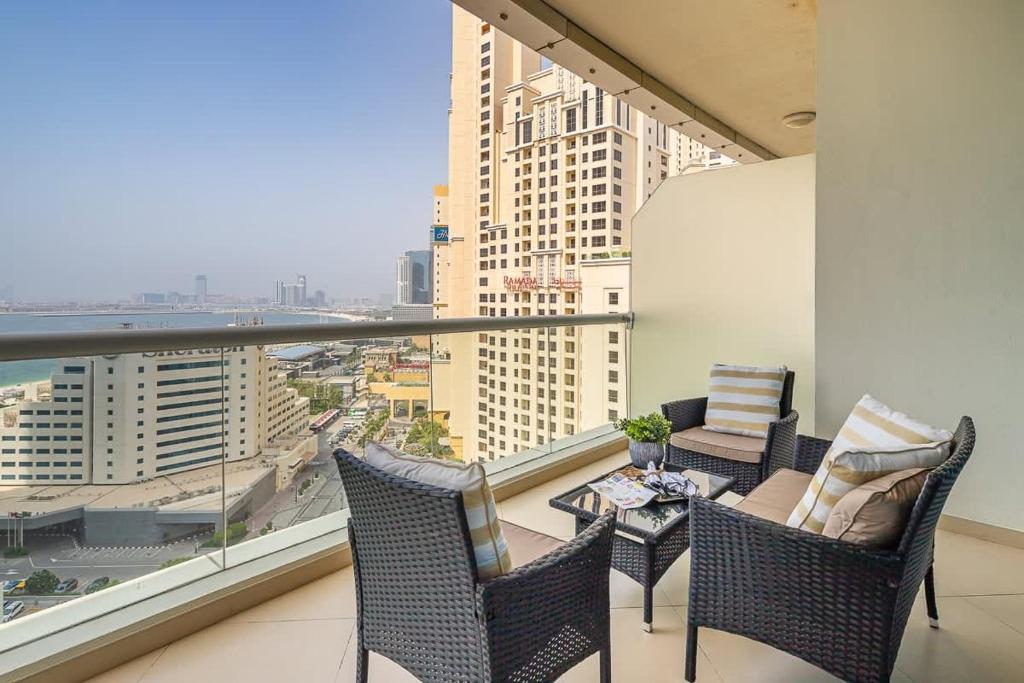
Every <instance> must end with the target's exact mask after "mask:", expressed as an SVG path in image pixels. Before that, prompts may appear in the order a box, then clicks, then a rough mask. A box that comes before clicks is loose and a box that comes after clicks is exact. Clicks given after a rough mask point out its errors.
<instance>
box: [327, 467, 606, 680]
mask: <svg viewBox="0 0 1024 683" xmlns="http://www.w3.org/2000/svg"><path fill="white" fill-rule="evenodd" d="M335 459H336V460H337V463H338V469H339V471H340V472H341V478H342V481H343V484H344V486H345V493H346V495H347V497H348V501H349V506H350V509H351V511H352V518H351V519H350V521H349V529H348V530H349V541H350V543H351V546H352V560H353V565H354V567H355V584H356V601H357V608H358V610H357V611H358V615H357V617H358V618H357V638H358V648H359V649H358V654H359V658H358V660H357V665H356V677H357V680H359V681H366V680H367V665H368V658H369V652H370V650H373V651H374V652H377V653H379V654H381V655H384V656H385V657H388V658H389V659H391V660H393V661H394V662H396V663H398V664H399V665H401V666H402V667H404V668H405V669H406V670H408V671H409V672H410V673H412V674H413V675H415V676H416V677H417V678H419V679H420V680H423V681H446V682H447V681H522V682H525V681H548V680H553V679H554V678H557V677H558V676H559V675H561V674H563V673H564V672H566V671H568V670H569V669H570V668H572V667H573V666H575V665H576V664H577V663H579V662H580V661H582V660H583V659H585V658H586V657H588V656H589V655H591V654H593V653H596V652H599V653H600V670H601V680H602V681H605V682H606V681H609V680H610V679H611V673H610V671H611V643H610V634H609V605H608V575H609V569H610V563H611V549H612V545H611V542H612V534H613V532H614V518H613V517H612V516H611V515H612V513H609V514H607V515H604V516H602V517H601V518H599V519H598V520H597V521H596V522H594V523H593V524H592V525H590V527H588V528H587V529H586V530H584V531H583V532H582V533H581V534H579V535H578V536H577V537H576V538H574V539H572V540H571V541H568V542H566V543H564V544H562V545H560V546H559V547H557V548H556V549H554V550H552V551H550V552H548V553H547V554H545V555H543V556H541V557H539V558H538V559H535V560H533V561H532V562H529V563H528V564H526V565H525V566H521V567H517V568H514V569H513V570H512V571H511V572H510V573H508V574H505V575H503V576H500V577H497V578H495V579H491V580H488V581H485V582H480V581H478V579H477V575H476V564H475V560H474V554H473V548H472V543H471V540H470V536H469V530H468V527H467V524H466V519H465V515H464V512H463V510H464V508H463V500H462V494H461V492H458V491H449V490H445V489H441V488H436V487H433V486H428V485H425V484H419V483H416V482H413V481H409V480H407V479H401V478H398V477H393V476H390V475H388V474H385V473H383V472H381V471H380V470H377V469H376V468H373V467H371V466H370V465H368V464H366V463H364V462H363V461H361V460H359V459H357V458H355V457H353V456H352V455H351V454H348V453H344V452H339V453H337V454H336V455H335ZM552 540H553V539H552ZM509 545H510V550H511V551H512V554H513V558H512V559H513V562H515V548H514V547H511V546H512V543H511V540H510V542H509Z"/></svg>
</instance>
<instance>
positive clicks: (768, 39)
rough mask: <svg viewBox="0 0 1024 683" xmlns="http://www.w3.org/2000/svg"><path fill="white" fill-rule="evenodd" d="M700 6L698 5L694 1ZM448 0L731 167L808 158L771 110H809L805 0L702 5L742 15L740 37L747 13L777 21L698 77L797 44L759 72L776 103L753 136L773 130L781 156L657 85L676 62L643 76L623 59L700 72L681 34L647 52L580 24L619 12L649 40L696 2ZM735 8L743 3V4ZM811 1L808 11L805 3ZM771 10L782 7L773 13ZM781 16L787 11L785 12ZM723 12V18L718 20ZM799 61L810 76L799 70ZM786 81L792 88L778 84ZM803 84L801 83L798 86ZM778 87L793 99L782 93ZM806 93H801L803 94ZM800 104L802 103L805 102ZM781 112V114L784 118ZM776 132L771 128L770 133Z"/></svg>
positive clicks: (801, 137) (696, 102) (634, 37)
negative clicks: (783, 43)
mask: <svg viewBox="0 0 1024 683" xmlns="http://www.w3.org/2000/svg"><path fill="white" fill-rule="evenodd" d="M701 1H702V2H703V0H701ZM454 2H455V3H456V4H458V5H460V6H461V7H463V8H464V9H466V10H467V11H469V12H471V13H473V14H474V15H476V16H478V17H480V18H481V19H483V20H484V21H487V22H489V23H490V24H491V25H493V26H494V27H495V28H497V29H499V30H501V31H502V32H504V33H506V34H508V35H510V36H511V37H512V38H515V39H516V40H518V41H520V42H522V43H523V44H525V45H527V46H529V47H531V48H533V49H534V50H536V51H537V52H539V53H540V54H542V55H544V56H545V57H548V58H549V59H551V61H552V62H555V63H557V64H560V65H562V66H564V67H565V68H567V69H569V70H570V71H573V72H574V73H576V74H579V75H580V76H582V77H583V78H585V79H587V80H588V81H590V82H592V83H594V84H596V85H598V86H600V87H601V88H602V89H604V90H605V91H606V92H609V93H611V94H614V95H616V96H618V97H619V98H621V99H622V100H623V101H625V102H628V103H629V104H630V105H632V106H634V107H635V108H636V109H638V110H639V111H642V112H643V113H645V114H647V115H649V116H651V117H653V118H654V119H657V120H658V121H661V122H662V123H665V124H667V125H669V126H671V127H672V128H674V129H675V130H678V131H679V132H681V133H683V134H685V135H687V136H689V137H691V138H693V139H695V140H697V141H699V142H702V143H704V144H705V145H707V146H708V147H711V148H713V149H716V150H718V151H721V152H722V153H723V154H725V155H727V156H729V157H732V158H733V159H735V160H737V161H739V162H740V163H756V162H758V161H766V160H770V159H776V158H778V157H780V156H789V155H792V154H803V153H806V152H810V151H813V129H812V130H804V131H792V130H789V129H785V128H784V127H783V126H782V124H781V118H780V116H779V115H777V112H776V111H775V109H779V108H780V107H781V108H782V109H785V108H786V106H787V103H786V102H785V101H782V100H789V101H796V102H800V103H802V106H805V108H809V109H811V110H813V108H814V103H813V90H814V87H813V75H814V72H813V67H814V39H813V38H814V37H813V32H814V31H813V29H814V14H813V9H812V11H811V13H810V14H808V13H807V12H806V11H804V7H803V5H804V4H806V3H805V2H804V0H800V1H799V2H787V3H786V6H787V8H789V10H792V11H789V10H785V9H778V8H775V7H774V6H772V7H768V8H766V9H763V10H762V9H758V8H754V7H748V10H750V11H749V12H748V11H747V10H744V9H742V8H730V7H729V3H709V4H710V5H711V6H713V7H714V8H717V9H713V10H710V11H713V12H719V13H722V19H723V23H726V21H725V20H726V19H734V20H739V21H742V20H743V18H744V17H745V16H749V17H750V19H749V20H748V22H747V24H748V25H746V26H744V27H742V29H743V31H747V32H749V31H756V29H755V28H752V27H751V24H753V23H755V22H756V21H758V20H759V19H760V17H758V16H755V14H754V12H755V11H765V12H773V13H774V14H773V15H772V16H773V17H775V19H776V25H775V26H773V27H772V28H773V29H775V34H773V35H765V40H764V41H763V45H760V44H756V43H755V44H753V45H750V44H749V41H747V44H746V48H747V49H745V50H743V51H740V50H735V51H732V52H727V53H726V55H725V57H724V59H723V58H722V55H721V53H719V54H716V55H715V56H714V59H715V60H717V62H716V63H715V64H714V66H713V68H712V67H708V68H707V69H705V70H706V71H707V73H712V71H721V70H723V69H725V70H728V69H729V68H730V67H731V66H736V67H737V69H738V68H739V67H740V66H741V65H746V68H747V69H748V70H750V68H751V67H750V65H751V63H755V64H756V63H758V62H759V61H760V62H766V61H769V60H770V59H771V56H770V55H759V54H758V52H759V50H760V51H761V52H768V51H769V50H774V48H775V47H776V46H777V43H778V41H779V40H785V39H786V38H787V37H788V36H793V37H794V38H793V39H794V42H796V43H797V44H794V45H793V46H792V50H791V52H792V53H793V54H792V55H783V56H782V57H781V58H780V60H781V63H780V65H779V66H778V67H777V68H776V67H773V68H774V69H775V70H774V71H773V72H772V73H770V74H769V73H766V74H765V75H764V77H765V79H774V80H778V81H780V87H779V88H778V89H777V92H778V93H779V94H780V96H779V98H778V99H779V100H780V101H772V102H761V103H760V104H759V105H758V107H759V110H758V114H757V121H758V125H759V127H760V128H761V130H766V129H767V130H771V131H772V136H773V137H774V138H775V140H774V141H779V142H780V143H781V144H783V146H784V147H785V149H781V150H780V149H773V148H772V143H769V142H768V141H766V140H756V139H755V138H756V136H754V135H750V136H748V135H746V134H744V132H741V130H738V129H737V128H736V127H734V126H733V125H730V124H729V123H726V122H725V121H723V120H722V115H719V116H716V115H714V114H712V113H711V112H710V111H708V109H710V108H712V107H711V104H708V103H704V106H705V107H707V108H708V109H705V108H702V106H701V105H702V100H701V98H700V97H698V96H697V95H696V94H693V95H688V94H687V93H684V92H681V91H680V90H679V89H678V88H673V87H671V86H669V85H666V81H668V80H678V79H677V78H676V76H678V73H677V72H678V71H679V69H678V67H679V66H680V65H679V64H678V63H677V62H673V63H665V61H666V60H663V61H658V62H657V63H656V65H657V68H658V73H652V72H651V71H648V70H645V69H643V68H641V66H638V64H637V62H636V61H634V60H632V59H630V58H629V57H627V56H626V55H627V54H631V55H632V54H635V55H645V56H648V57H649V59H648V61H651V59H653V57H652V56H653V55H654V54H659V55H663V54H666V52H668V53H671V52H674V51H679V52H681V53H682V54H683V55H685V57H686V58H687V60H688V61H689V62H691V64H690V65H688V68H690V69H692V70H694V71H700V69H701V67H700V66H698V64H699V63H700V62H702V61H705V62H706V61H709V60H710V59H711V58H710V57H709V56H708V55H705V54H701V53H700V48H699V47H695V48H694V49H693V50H688V49H687V47H686V40H687V36H686V35H680V34H678V33H672V32H669V33H670V35H672V36H674V38H670V40H674V41H676V42H677V43H678V46H676V47H672V48H669V50H667V51H663V50H662V49H661V48H659V49H651V46H650V45H649V44H648V43H649V42H650V41H654V40H656V39H655V38H654V37H653V36H652V35H644V32H640V33H637V32H635V31H634V32H633V33H630V32H629V31H627V30H624V29H623V30H615V31H611V32H608V31H605V35H604V36H602V37H604V38H605V40H602V38H601V37H599V36H597V35H595V34H594V33H593V32H591V31H588V30H586V29H584V28H583V27H582V26H581V25H590V24H602V23H603V24H604V25H607V24H609V23H614V21H613V20H614V18H615V17H617V16H620V15H621V13H626V14H627V15H629V16H630V17H631V19H632V20H633V22H636V23H635V24H634V27H635V26H636V25H642V26H645V27H647V28H649V29H651V33H653V32H654V31H655V30H656V29H658V28H659V27H658V26H657V22H663V21H664V20H670V22H671V23H672V24H673V25H678V24H679V23H684V24H685V23H686V22H687V19H689V17H688V16H685V15H687V14H688V13H689V12H690V11H691V10H693V13H695V14H696V13H700V12H703V11H704V10H703V9H701V8H699V7H697V6H696V5H694V7H692V8H691V7H690V6H691V5H692V4H693V3H690V2H687V1H681V0H672V1H668V0H642V1H636V0H630V2H621V1H619V0H616V1H615V2H605V1H598V0H587V2H583V3H581V2H575V1H574V0H549V2H543V0H454ZM740 4H741V5H743V3H740ZM769 4H771V3H769ZM811 4H812V5H813V3H811ZM744 6H745V5H744ZM779 7H780V8H781V6H779ZM794 8H795V9H794ZM787 11H788V13H785V12H787ZM744 12H746V15H745V14H744ZM727 13H731V14H730V15H729V16H726V14H727ZM577 15H579V16H577ZM681 15H684V16H681ZM598 19H599V20H600V21H598ZM734 23H735V22H734ZM808 26H809V27H810V28H809V29H808ZM730 28H731V27H730ZM692 31H702V32H704V33H707V34H710V35H711V36H712V37H714V36H716V35H718V34H717V33H716V31H724V32H723V33H722V34H721V35H722V36H723V40H724V39H725V37H727V35H728V31H729V29H718V28H714V27H708V26H702V25H699V24H694V25H693V27H692ZM612 39H615V40H612ZM732 40H735V41H737V42H742V41H743V40H744V38H743V37H739V36H737V37H735V38H732ZM808 43H809V47H808ZM662 47H664V46H662ZM808 49H809V57H808ZM730 59H734V60H735V62H734V63H728V60H730ZM808 61H809V67H810V69H809V70H808V68H807V67H808V64H807V63H806V62H808ZM794 64H796V65H797V66H796V69H795V70H796V71H797V73H791V72H792V71H793V70H794V67H793V65H794ZM787 69H788V71H787ZM733 73H734V74H736V73H737V71H733ZM808 76H809V79H808ZM790 77H791V78H790ZM749 79H753V80H757V79H758V75H757V74H750V76H749ZM787 79H788V80H789V81H791V82H789V83H786V82H784V81H786V80H787ZM684 80H685V79H684ZM761 80H762V81H763V80H764V79H761ZM808 80H809V82H807V83H805V81H808ZM787 88H789V89H791V90H793V91H794V92H788V91H786V89H787ZM737 90H740V91H741V90H743V89H736V88H734V89H733V91H734V92H733V96H734V97H733V100H735V99H736V97H735V94H736V91H737ZM747 90H748V91H751V92H750V93H748V94H746V95H743V94H741V95H740V98H742V97H744V96H746V97H756V96H757V94H755V93H753V92H752V91H753V90H755V89H754V88H747ZM784 91H785V92H784ZM805 91H807V92H809V93H810V94H809V96H808V94H807V92H805ZM808 98H809V99H810V101H809V102H807V100H808ZM803 103H806V105H804V104H803ZM717 110H721V111H723V112H724V114H726V115H727V117H728V118H730V119H732V118H737V117H736V116H734V114H736V113H737V112H735V110H734V109H729V110H728V111H725V110H724V109H723V108H722V107H718V108H717ZM782 113H783V114H786V113H790V112H789V111H783V112H782ZM751 117H752V114H751V112H749V111H745V112H744V116H742V117H739V118H746V119H748V120H751ZM775 128H777V129H778V130H777V131H776V130H775ZM774 141H773V142H774Z"/></svg>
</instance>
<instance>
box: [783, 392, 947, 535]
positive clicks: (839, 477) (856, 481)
mask: <svg viewBox="0 0 1024 683" xmlns="http://www.w3.org/2000/svg"><path fill="white" fill-rule="evenodd" d="M952 438H953V435H952V434H951V433H950V432H948V431H946V430H945V429H935V428H934V427H929V426H928V425H926V424H924V423H922V422H918V421H917V420H915V419H913V418H911V417H908V416H907V415H904V414H903V413H900V412H896V411H894V410H893V409H892V408H890V407H889V406H887V405H885V404H884V403H882V402H881V401H877V400H875V399H874V398H872V397H870V396H867V395H865V396H864V398H862V399H861V400H860V401H859V402H858V403H857V405H856V406H854V408H853V412H852V413H850V416H849V417H848V418H846V422H845V423H844V424H843V428H842V429H840V430H839V435H838V436H836V439H835V441H833V442H832V447H831V448H829V450H828V453H826V454H825V457H824V458H823V459H822V461H821V465H820V466H819V467H818V471H817V472H815V474H814V478H813V479H812V480H811V483H810V484H808V486H807V490H806V491H805V492H804V495H803V498H801V499H800V502H799V503H798V504H797V506H796V508H795V509H794V510H793V512H792V514H790V516H789V519H788V520H787V521H786V524H787V525H789V526H791V527H797V528H800V529H806V530H808V531H813V532H815V533H821V532H822V530H823V529H824V528H825V522H826V521H827V520H828V516H829V514H830V513H831V512H832V508H833V507H835V504H836V503H837V502H838V501H839V499H840V498H842V497H843V496H844V495H846V494H847V493H849V492H850V491H852V490H854V489H855V488H857V487H858V486H860V485H861V484H865V483H867V482H869V481H873V480H874V479H877V478H879V477H882V476H885V475H887V474H890V473H891V472H896V471H898V470H909V469H914V468H919V467H928V468H931V467H938V466H939V465H941V464H942V463H943V462H945V461H946V459H947V458H948V457H949V450H950V442H951V440H952Z"/></svg>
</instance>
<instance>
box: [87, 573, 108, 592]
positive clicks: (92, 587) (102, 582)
mask: <svg viewBox="0 0 1024 683" xmlns="http://www.w3.org/2000/svg"><path fill="white" fill-rule="evenodd" d="M109 583H110V577H109V576H101V577H100V578H98V579H96V580H95V581H93V582H92V583H90V584H89V585H88V586H86V587H85V592H86V593H95V592H96V591H98V590H99V589H101V588H106V587H107V584H109Z"/></svg>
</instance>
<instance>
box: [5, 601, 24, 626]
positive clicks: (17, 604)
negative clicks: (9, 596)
mask: <svg viewBox="0 0 1024 683" xmlns="http://www.w3.org/2000/svg"><path fill="white" fill-rule="evenodd" d="M24 611H25V603H23V602H22V601H21V600H9V601H7V602H5V603H4V617H3V623H5V624H6V623H7V622H8V621H10V620H11V619H13V618H15V617H16V616H18V615H19V614H21V613H22V612H24Z"/></svg>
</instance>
